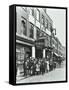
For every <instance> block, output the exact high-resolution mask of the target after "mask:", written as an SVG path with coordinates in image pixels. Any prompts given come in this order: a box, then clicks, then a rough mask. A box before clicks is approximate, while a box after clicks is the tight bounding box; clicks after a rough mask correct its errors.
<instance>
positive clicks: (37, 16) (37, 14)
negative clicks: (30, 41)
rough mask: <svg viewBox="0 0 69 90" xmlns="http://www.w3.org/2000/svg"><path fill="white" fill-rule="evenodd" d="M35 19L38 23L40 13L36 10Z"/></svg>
mask: <svg viewBox="0 0 69 90" xmlns="http://www.w3.org/2000/svg"><path fill="white" fill-rule="evenodd" d="M36 19H37V20H38V21H40V11H39V10H38V9H37V11H36Z"/></svg>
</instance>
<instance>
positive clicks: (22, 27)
mask: <svg viewBox="0 0 69 90" xmlns="http://www.w3.org/2000/svg"><path fill="white" fill-rule="evenodd" d="M21 24H22V25H21V33H22V34H23V35H26V34H27V29H26V20H25V19H22V21H21Z"/></svg>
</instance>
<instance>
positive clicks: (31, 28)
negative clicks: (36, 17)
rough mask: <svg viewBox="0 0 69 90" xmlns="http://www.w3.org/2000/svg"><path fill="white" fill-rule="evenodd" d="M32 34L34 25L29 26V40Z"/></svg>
mask: <svg viewBox="0 0 69 90" xmlns="http://www.w3.org/2000/svg"><path fill="white" fill-rule="evenodd" d="M33 32H34V25H33V24H30V35H29V37H30V38H33V35H34V33H33Z"/></svg>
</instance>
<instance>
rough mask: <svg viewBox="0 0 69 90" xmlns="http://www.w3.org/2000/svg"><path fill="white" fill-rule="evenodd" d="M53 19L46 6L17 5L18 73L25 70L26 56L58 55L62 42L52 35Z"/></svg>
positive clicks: (46, 56) (45, 56) (48, 57)
mask: <svg viewBox="0 0 69 90" xmlns="http://www.w3.org/2000/svg"><path fill="white" fill-rule="evenodd" d="M52 30H53V21H52V19H51V18H50V17H49V16H48V14H47V12H46V8H35V7H33V8H32V7H18V6H17V7H16V67H17V72H18V74H17V75H20V73H22V72H23V62H24V61H25V59H26V58H30V57H33V58H46V59H49V60H50V58H51V57H52V53H54V54H55V55H56V56H58V53H59V52H61V51H60V47H61V46H60V43H58V42H59V41H58V40H57V39H56V38H55V36H54V37H53V36H52Z"/></svg>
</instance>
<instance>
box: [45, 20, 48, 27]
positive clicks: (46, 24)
mask: <svg viewBox="0 0 69 90" xmlns="http://www.w3.org/2000/svg"><path fill="white" fill-rule="evenodd" d="M45 27H46V28H48V20H47V19H46V23H45Z"/></svg>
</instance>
